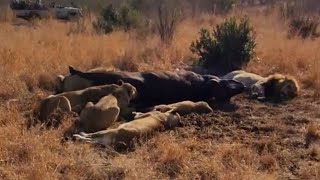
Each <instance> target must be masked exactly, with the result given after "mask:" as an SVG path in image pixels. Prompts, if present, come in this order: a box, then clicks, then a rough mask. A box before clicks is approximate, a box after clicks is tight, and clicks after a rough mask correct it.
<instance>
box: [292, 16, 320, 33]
mask: <svg viewBox="0 0 320 180" xmlns="http://www.w3.org/2000/svg"><path fill="white" fill-rule="evenodd" d="M318 25H319V22H318V21H317V20H316V19H313V18H309V17H302V16H299V17H296V18H292V19H291V20H290V24H289V37H293V36H299V37H301V38H303V39H306V38H309V37H310V38H316V37H319V33H318V32H317V28H318Z"/></svg>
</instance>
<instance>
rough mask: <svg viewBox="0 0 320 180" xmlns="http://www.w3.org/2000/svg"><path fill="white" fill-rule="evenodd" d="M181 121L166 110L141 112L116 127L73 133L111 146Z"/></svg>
mask: <svg viewBox="0 0 320 180" xmlns="http://www.w3.org/2000/svg"><path fill="white" fill-rule="evenodd" d="M180 121H181V118H180V115H179V114H178V113H173V112H171V111H168V112H166V113H162V112H159V111H152V112H148V113H144V114H141V115H140V116H139V117H138V118H137V119H135V120H133V121H130V122H127V123H124V124H121V125H120V126H119V127H118V128H116V129H108V130H104V131H98V132H95V133H89V134H87V133H83V132H82V133H80V134H74V135H73V136H74V137H75V138H76V139H79V140H83V141H86V142H92V143H97V144H101V145H104V146H112V145H119V144H123V143H124V144H125V145H129V144H130V143H131V142H132V140H133V139H134V138H139V137H141V136H146V135H150V134H152V133H153V132H155V131H157V130H160V129H161V128H162V127H164V128H173V127H176V126H177V125H179V123H180Z"/></svg>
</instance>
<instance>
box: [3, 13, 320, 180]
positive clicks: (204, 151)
mask: <svg viewBox="0 0 320 180" xmlns="http://www.w3.org/2000/svg"><path fill="white" fill-rule="evenodd" d="M237 13H238V14H244V13H239V12H237ZM249 16H250V17H251V20H252V22H253V24H254V27H255V28H256V33H257V42H258V46H257V57H258V58H257V59H256V60H254V61H252V62H251V63H250V64H249V65H248V67H247V69H248V70H250V71H252V72H255V73H258V74H262V75H267V74H269V73H273V72H280V73H286V74H291V75H293V76H295V77H296V78H297V79H298V80H299V82H300V83H302V87H303V89H304V92H307V93H304V95H303V96H302V97H301V99H302V100H300V101H298V102H293V103H296V104H295V105H296V106H294V107H289V108H291V109H293V111H292V112H294V113H296V114H295V115H296V116H297V119H295V118H296V117H292V118H293V119H294V120H292V121H291V119H292V118H291V117H289V115H291V114H290V112H288V111H289V110H287V109H285V108H282V109H281V110H277V108H278V107H273V106H267V105H263V106H262V105H260V104H250V103H248V102H246V103H247V104H249V105H252V106H254V108H256V109H258V110H257V113H258V112H260V110H261V111H262V112H264V113H270V116H272V118H274V119H263V118H268V117H269V115H266V116H264V115H263V114H262V115H261V114H256V115H255V114H254V113H252V112H255V110H252V109H250V108H251V107H250V106H249V107H245V106H242V107H241V108H243V109H246V110H247V109H249V110H248V111H249V112H250V113H251V114H250V113H248V114H246V117H245V118H247V117H249V118H250V120H251V122H254V123H257V124H254V123H251V122H250V123H251V124H250V123H249V124H250V125H252V126H253V127H252V129H253V130H252V131H250V132H245V135H243V134H242V135H239V136H237V135H234V134H232V133H231V135H233V136H231V137H230V136H229V135H228V133H230V131H229V129H230V128H234V127H235V125H234V123H235V122H236V120H237V119H238V118H236V120H235V121H231V122H229V121H227V120H228V118H229V114H228V116H226V117H225V116H224V115H220V114H218V115H217V118H223V119H224V120H223V121H221V122H220V123H221V124H222V126H223V127H224V124H223V123H226V122H229V124H227V125H226V126H227V127H228V128H226V129H224V130H223V131H221V132H220V131H219V129H220V128H219V127H215V126H214V127H210V128H211V129H209V128H202V127H200V130H199V128H198V129H197V128H195V129H192V128H191V130H190V131H187V130H188V128H189V126H186V127H185V128H182V129H181V130H178V131H170V132H166V133H161V134H160V133H159V134H157V135H156V136H155V137H154V138H152V139H150V140H148V141H147V142H145V143H143V144H142V145H141V146H138V147H137V148H136V149H135V151H133V152H125V153H121V154H119V153H117V152H114V151H112V150H106V149H100V148H95V147H91V146H90V145H88V144H80V143H74V142H66V141H65V140H64V139H63V138H62V137H63V133H64V131H65V130H66V129H67V128H69V127H70V125H71V123H72V120H71V118H69V117H65V118H64V119H65V122H64V123H63V125H61V126H59V127H58V128H53V129H46V130H45V129H43V128H42V127H41V126H40V125H38V126H35V127H31V128H30V129H27V127H28V125H29V120H34V119H35V118H34V117H33V114H32V109H33V108H35V107H36V105H37V103H38V101H39V99H41V98H42V97H44V96H45V95H47V94H49V93H50V91H52V90H53V88H54V87H53V81H54V77H55V75H57V74H65V73H67V66H68V65H74V66H76V67H78V68H80V69H83V70H87V69H91V68H95V67H100V66H105V67H112V66H114V67H115V68H118V69H122V70H129V71H141V70H145V69H173V67H174V65H175V64H179V63H180V62H188V61H189V60H190V59H192V58H193V55H192V54H191V52H190V51H189V46H190V43H191V41H193V40H195V39H196V38H197V36H198V34H197V33H198V31H199V27H211V26H212V25H215V24H216V23H219V22H221V21H222V20H223V18H224V17H212V16H209V15H203V16H201V17H199V18H197V19H193V20H189V19H187V20H185V21H183V22H182V23H181V24H180V25H179V27H178V32H177V33H176V36H175V37H174V40H173V43H172V44H171V45H170V46H167V45H164V44H162V43H161V42H160V40H159V37H157V35H150V36H147V37H144V38H143V39H141V37H140V36H141V35H139V34H137V33H136V32H130V33H124V32H121V31H118V32H114V33H112V34H109V35H96V34H94V33H93V30H92V28H91V22H90V20H88V19H86V20H85V21H84V22H81V23H79V24H72V23H62V22H57V21H54V20H44V21H41V22H33V23H32V24H31V25H27V26H26V25H19V26H18V25H13V24H12V21H11V18H10V15H4V16H2V15H1V22H0V26H1V28H0V42H1V43H0V74H1V76H0V81H1V82H2V85H1V86H0V102H1V105H0V114H1V115H0V131H1V134H0V138H1V141H0V178H1V179H106V178H113V179H115V178H118V179H122V178H127V179H155V178H158V179H159V178H168V177H171V178H178V179H194V178H196V179H276V178H278V177H283V176H282V175H283V172H287V171H290V172H291V170H288V169H287V168H288V167H289V165H292V164H290V163H292V162H290V161H289V160H288V159H290V158H291V157H296V156H298V155H297V154H294V153H297V152H296V151H293V152H291V150H290V148H287V147H286V146H284V147H283V149H281V148H279V147H280V146H281V147H282V146H283V144H281V143H286V141H284V142H282V141H280V140H279V139H284V138H286V137H287V136H288V137H290V136H294V138H300V139H301V138H302V139H303V137H304V135H305V134H303V132H300V131H299V130H300V128H303V127H304V128H306V127H307V125H306V124H304V123H300V124H302V125H301V126H300V124H299V122H300V121H302V122H304V121H303V120H301V119H299V118H300V116H303V117H304V118H307V119H310V118H311V117H314V118H316V116H314V115H313V113H317V112H315V110H314V109H315V107H319V106H318V105H317V104H316V102H317V103H319V101H316V102H315V103H313V101H314V100H317V99H313V101H312V100H310V99H306V100H304V98H310V97H312V98H313V97H314V98H317V97H319V95H320V94H319V93H320V62H319V59H320V51H319V49H320V39H318V40H314V41H311V40H301V39H291V40H289V39H287V37H286V36H287V34H286V32H287V27H286V26H285V24H284V23H283V22H281V21H280V20H279V19H278V18H277V17H276V16H275V15H274V14H270V15H267V16H265V15H264V14H255V13H252V12H251V13H250V14H249ZM24 23H25V22H24ZM309 92H312V93H313V94H311V95H310V94H309ZM10 99H16V100H17V101H15V100H13V101H11V102H10V103H7V102H8V100H10ZM238 104H241V103H238ZM296 107H300V111H299V112H298V111H297V112H296V111H295V108H296ZM270 109H271V110H272V111H271V110H270ZM273 111H274V112H273ZM292 112H291V113H292ZM272 113H273V114H272ZM282 113H289V115H288V118H287V117H286V119H283V120H282V121H281V123H282V124H281V125H279V126H276V125H275V124H278V119H277V118H279V119H281V118H282V117H281V114H282ZM301 114H302V115H301ZM220 116H221V117H220ZM238 116H239V115H237V116H235V117H238ZM291 116H292V115H291ZM317 116H319V114H318V115H317ZM240 117H241V115H240ZM258 117H262V119H261V118H260V119H259V122H258V121H257V122H255V120H256V119H255V118H258ZM215 118H216V117H215ZM318 118H319V117H318ZM213 119H214V118H212V119H210V121H211V120H213ZM189 120H190V121H193V119H189ZM269 120H270V122H269V123H267V122H268V121H269ZM271 120H272V121H271ZM266 121H267V122H266ZM279 121H280V120H279ZM308 121H309V120H308ZM290 123H296V124H299V126H291V124H290ZM316 123H317V124H319V122H316ZM287 126H288V127H287ZM257 127H258V131H259V132H260V133H261V132H262V134H263V135H261V134H259V133H258V135H257V136H256V135H255V134H254V133H255V132H254V128H257ZM238 128H239V131H244V129H245V128H246V127H242V126H241V127H238ZM242 128H243V129H242ZM312 128H313V126H311V127H310V129H309V130H308V134H307V137H315V135H316V133H315V132H317V131H315V130H313V129H312ZM249 129H250V128H249ZM220 130H221V129H220ZM180 131H186V132H188V133H189V134H188V133H183V132H180ZM194 132H196V136H193V133H194ZM231 132H232V131H231ZM284 132H285V133H284ZM288 132H290V133H288ZM215 133H216V134H217V133H218V138H216V139H212V138H210V137H211V136H210V134H215ZM219 133H220V134H219ZM246 133H247V134H246ZM272 133H273V136H275V137H276V138H274V139H275V140H274V141H273V139H272V138H270V137H272ZM252 134H254V135H252ZM279 134H281V136H280V137H281V138H279V139H277V138H278V136H279ZM283 134H284V135H283ZM246 135H248V136H250V138H249V140H246V138H244V137H246ZM251 135H252V136H251ZM282 135H283V136H282ZM318 135H319V134H318ZM198 136H199V137H198ZM205 136H208V137H209V138H208V137H205ZM235 136H237V137H235ZM296 136H297V137H296ZM317 137H318V136H317ZM241 138H242V140H241ZM243 138H244V139H245V140H243ZM318 138H319V137H318ZM231 139H232V142H230V140H231ZM264 139H268V140H267V141H264ZM270 139H271V140H270ZM233 141H234V142H233ZM255 141H258V142H259V143H256V142H255ZM315 147H316V146H315ZM280 149H281V151H280ZM302 151H303V152H305V151H306V152H305V153H306V154H309V156H310V157H315V158H318V156H319V148H315V149H310V150H308V149H304V150H302ZM307 151H308V152H307ZM294 163H295V162H294ZM283 164H285V165H283ZM313 164H314V165H312V166H310V167H309V168H306V169H302V172H301V173H300V172H299V173H296V172H294V173H292V174H294V175H293V176H297V177H300V178H307V179H310V178H315V179H317V178H319V177H320V175H319V174H320V172H319V169H320V168H319V164H318V165H317V164H316V163H314V162H313ZM287 165H288V167H287ZM294 165H296V166H299V165H297V164H294ZM292 166H293V165H292ZM292 171H293V170H292ZM297 174H298V175H297ZM285 177H287V176H285Z"/></svg>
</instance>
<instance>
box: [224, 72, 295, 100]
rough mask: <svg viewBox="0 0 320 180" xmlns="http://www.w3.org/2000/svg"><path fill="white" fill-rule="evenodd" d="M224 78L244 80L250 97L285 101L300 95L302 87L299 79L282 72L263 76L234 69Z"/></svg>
mask: <svg viewBox="0 0 320 180" xmlns="http://www.w3.org/2000/svg"><path fill="white" fill-rule="evenodd" d="M222 79H233V80H236V81H239V82H242V83H243V84H244V85H245V86H246V91H247V92H248V93H249V95H250V97H252V98H258V99H266V100H274V101H285V100H289V99H292V98H294V97H296V96H298V93H299V91H300V87H299V85H298V83H297V80H296V79H294V78H293V77H290V76H285V75H282V74H278V73H276V74H272V75H270V76H268V77H262V76H259V75H256V74H253V73H249V72H246V71H243V70H237V71H232V72H230V73H228V74H227V75H225V76H223V77H222Z"/></svg>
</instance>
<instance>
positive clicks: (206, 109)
mask: <svg viewBox="0 0 320 180" xmlns="http://www.w3.org/2000/svg"><path fill="white" fill-rule="evenodd" d="M152 110H153V111H160V112H167V111H170V110H172V111H174V112H177V113H179V115H181V116H184V115H186V114H190V113H198V114H201V113H211V112H213V110H212V108H211V107H210V106H209V104H208V103H207V102H204V101H199V102H193V101H181V102H177V103H173V104H167V105H165V104H162V105H157V106H154V107H153V108H152Z"/></svg>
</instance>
